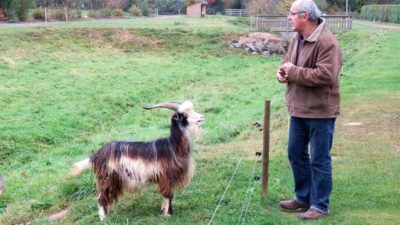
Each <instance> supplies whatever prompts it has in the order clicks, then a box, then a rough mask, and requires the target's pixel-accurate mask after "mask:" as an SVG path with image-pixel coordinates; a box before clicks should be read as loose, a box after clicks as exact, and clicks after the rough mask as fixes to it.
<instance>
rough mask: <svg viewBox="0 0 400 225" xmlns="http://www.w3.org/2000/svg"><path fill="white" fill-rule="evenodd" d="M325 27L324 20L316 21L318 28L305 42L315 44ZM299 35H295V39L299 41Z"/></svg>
mask: <svg viewBox="0 0 400 225" xmlns="http://www.w3.org/2000/svg"><path fill="white" fill-rule="evenodd" d="M324 27H325V19H324V18H319V19H318V26H317V28H315V30H314V31H313V32H312V33H311V34H310V36H308V37H307V38H306V39H305V40H306V41H307V42H315V41H317V40H318V38H319V36H320V34H321V32H322V30H323V29H324ZM299 36H300V34H299V33H296V39H299Z"/></svg>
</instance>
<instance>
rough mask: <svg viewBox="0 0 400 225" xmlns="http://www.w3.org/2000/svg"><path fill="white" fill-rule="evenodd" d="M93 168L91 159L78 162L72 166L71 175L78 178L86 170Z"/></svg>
mask: <svg viewBox="0 0 400 225" xmlns="http://www.w3.org/2000/svg"><path fill="white" fill-rule="evenodd" d="M91 166H92V162H90V158H86V159H84V160H82V161H79V162H76V163H74V164H73V165H72V168H71V171H70V173H69V175H70V176H72V177H75V176H78V175H79V174H81V173H82V172H83V171H84V170H86V169H88V168H89V167H91Z"/></svg>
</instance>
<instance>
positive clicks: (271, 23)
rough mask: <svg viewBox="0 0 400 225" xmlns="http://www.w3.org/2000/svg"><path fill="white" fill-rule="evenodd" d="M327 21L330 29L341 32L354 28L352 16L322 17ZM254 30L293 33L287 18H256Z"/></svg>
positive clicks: (253, 22)
mask: <svg viewBox="0 0 400 225" xmlns="http://www.w3.org/2000/svg"><path fill="white" fill-rule="evenodd" d="M322 17H323V18H325V19H326V23H327V25H328V27H329V29H330V30H331V31H333V32H339V31H342V30H347V29H351V28H352V19H351V16H322ZM251 24H252V28H255V29H257V30H268V31H275V32H292V30H291V26H290V24H289V21H288V20H287V17H286V16H254V17H253V18H252V22H251Z"/></svg>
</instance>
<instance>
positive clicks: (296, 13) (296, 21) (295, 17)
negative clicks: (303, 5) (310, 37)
mask: <svg viewBox="0 0 400 225" xmlns="http://www.w3.org/2000/svg"><path fill="white" fill-rule="evenodd" d="M305 16H306V13H304V12H301V11H300V9H299V6H298V5H297V4H293V5H292V7H290V11H289V14H288V16H287V18H288V20H289V22H290V24H291V25H292V30H293V31H296V32H300V33H301V32H302V31H303V27H304V22H305V21H306V18H305Z"/></svg>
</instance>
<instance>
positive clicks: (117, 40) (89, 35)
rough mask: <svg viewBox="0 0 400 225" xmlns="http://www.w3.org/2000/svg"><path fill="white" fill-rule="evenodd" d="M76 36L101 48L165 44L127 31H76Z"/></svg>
mask: <svg viewBox="0 0 400 225" xmlns="http://www.w3.org/2000/svg"><path fill="white" fill-rule="evenodd" d="M75 34H76V35H77V36H79V37H82V38H85V39H87V40H89V41H90V43H91V44H93V45H96V46H101V47H103V48H104V47H112V46H114V45H117V46H121V45H123V44H126V43H135V44H146V45H156V44H160V43H163V41H162V40H159V39H156V38H152V37H146V36H140V35H136V34H134V33H132V31H130V30H126V29H112V30H110V29H76V30H75Z"/></svg>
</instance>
